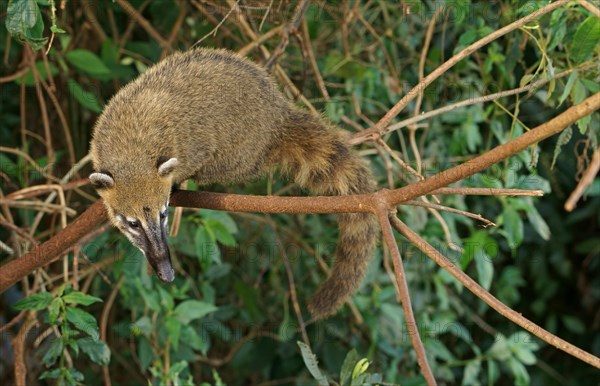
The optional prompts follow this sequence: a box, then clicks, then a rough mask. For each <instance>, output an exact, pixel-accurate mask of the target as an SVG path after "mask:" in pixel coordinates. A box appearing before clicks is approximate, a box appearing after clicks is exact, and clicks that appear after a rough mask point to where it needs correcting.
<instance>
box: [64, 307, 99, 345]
mask: <svg viewBox="0 0 600 386" xmlns="http://www.w3.org/2000/svg"><path fill="white" fill-rule="evenodd" d="M67 320H68V321H69V322H71V323H72V324H73V326H74V327H75V328H77V329H78V330H80V331H83V332H85V333H86V334H88V335H89V336H91V337H92V338H93V339H94V340H98V338H100V334H99V332H98V322H96V318H94V316H93V315H92V314H90V313H88V312H86V311H84V310H81V309H79V308H75V307H67Z"/></svg>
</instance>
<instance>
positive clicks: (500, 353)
mask: <svg viewBox="0 0 600 386" xmlns="http://www.w3.org/2000/svg"><path fill="white" fill-rule="evenodd" d="M487 354H488V355H489V356H490V357H492V358H495V359H497V360H499V361H505V360H507V359H508V358H510V357H511V352H510V348H509V347H508V344H507V342H506V337H505V336H504V335H501V334H498V335H497V336H496V341H495V342H494V344H493V345H492V347H490V348H489V350H488V351H487Z"/></svg>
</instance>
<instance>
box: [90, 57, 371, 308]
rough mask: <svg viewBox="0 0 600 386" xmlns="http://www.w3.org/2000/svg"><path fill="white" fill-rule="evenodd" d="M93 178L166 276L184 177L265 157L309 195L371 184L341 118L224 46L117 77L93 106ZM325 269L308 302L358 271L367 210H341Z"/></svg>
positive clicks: (340, 299) (240, 171) (220, 178)
mask: <svg viewBox="0 0 600 386" xmlns="http://www.w3.org/2000/svg"><path fill="white" fill-rule="evenodd" d="M91 154H92V158H93V164H94V169H95V170H96V172H95V173H92V174H91V175H90V181H91V182H92V184H93V185H94V186H95V187H96V189H97V190H98V192H99V194H100V196H101V197H102V198H103V199H104V202H105V204H106V207H107V210H108V214H109V218H110V219H111V221H112V222H113V224H114V225H116V226H117V227H118V228H119V229H120V230H121V231H122V232H123V233H124V234H125V235H126V236H127V237H128V238H129V239H130V240H131V241H132V242H133V243H134V244H135V245H136V246H138V247H139V248H140V249H141V250H142V252H144V254H145V255H146V257H147V259H148V261H149V262H150V264H151V265H152V267H153V268H154V270H155V271H156V273H157V275H158V277H159V278H160V279H161V280H163V281H172V280H173V278H174V271H173V268H172V266H171V261H170V255H169V250H168V246H167V236H166V234H167V233H166V228H167V211H166V208H167V205H168V200H169V195H170V192H171V186H172V185H173V184H175V183H179V182H181V181H183V180H186V179H193V180H195V181H196V182H197V183H199V184H202V185H206V184H212V183H221V184H231V183H235V182H241V181H247V180H250V179H254V178H256V177H258V176H261V175H263V174H264V172H266V171H267V170H268V169H269V167H270V166H273V165H277V166H279V167H280V169H281V170H282V172H283V173H284V174H285V175H287V176H289V177H290V178H291V179H293V180H294V181H295V182H296V183H297V184H299V185H300V186H301V187H303V188H306V189H308V190H309V191H311V192H312V193H314V194H317V195H347V194H359V193H368V192H372V191H373V190H374V188H375V184H374V181H373V178H372V176H371V173H370V171H369V169H368V168H367V167H366V166H365V164H364V163H363V161H362V160H361V159H360V158H359V157H358V156H357V155H356V154H355V153H354V152H353V151H351V150H350V149H349V148H348V146H347V145H346V144H345V142H344V140H343V135H342V134H341V133H340V131H339V130H338V129H336V128H335V127H333V126H331V125H329V124H328V123H326V122H325V121H324V120H323V119H322V118H321V117H318V116H315V115H313V114H311V113H309V112H307V111H304V110H302V109H300V108H298V107H296V106H294V105H293V104H292V103H291V102H289V101H288V100H287V99H286V98H285V97H284V96H283V94H282V93H281V92H279V90H278V89H277V86H276V85H275V83H274V82H273V80H272V79H271V77H270V76H269V74H268V73H267V72H266V71H265V70H264V69H263V68H262V67H260V66H258V65H256V64H254V63H252V62H250V61H248V60H246V59H244V58H241V57H238V56H236V55H235V54H233V53H230V52H228V51H224V50H211V49H196V50H191V51H188V52H185V53H177V54H174V55H172V56H170V57H167V58H166V59H165V60H163V61H161V62H159V63H158V64H156V65H154V66H153V67H151V68H149V69H148V70H147V71H146V72H145V73H144V74H142V75H141V76H140V77H138V78H137V79H136V80H134V81H133V82H131V83H129V84H128V85H126V86H125V87H123V88H122V89H121V90H120V91H119V92H118V93H117V94H116V95H115V96H114V97H113V98H112V99H111V101H110V102H109V103H108V105H107V106H106V108H105V109H104V111H103V113H102V115H101V116H100V117H99V119H98V121H97V123H96V126H95V129H94V134H93V139H92V142H91ZM338 223H339V227H340V237H339V241H338V246H337V251H336V258H335V262H334V265H333V270H332V272H331V276H330V277H329V278H328V279H327V281H326V282H325V283H324V284H323V285H322V287H321V288H320V289H319V291H318V292H317V294H316V295H315V296H314V298H313V299H312V300H311V302H310V304H309V310H310V311H311V313H312V314H313V316H314V317H316V318H321V317H325V316H329V315H331V314H333V313H334V312H335V311H336V310H337V309H338V308H339V307H340V306H341V305H342V304H343V303H344V302H345V301H346V300H348V298H349V297H350V296H351V295H352V293H353V292H354V290H355V289H356V288H357V287H358V286H359V284H360V283H361V281H362V279H363V277H364V274H365V272H366V268H367V264H368V262H369V260H370V258H371V256H372V254H373V251H374V248H375V242H376V238H377V222H376V220H375V218H374V216H372V215H370V214H364V213H363V214H341V215H338Z"/></svg>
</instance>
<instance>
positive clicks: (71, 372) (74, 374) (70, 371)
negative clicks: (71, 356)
mask: <svg viewBox="0 0 600 386" xmlns="http://www.w3.org/2000/svg"><path fill="white" fill-rule="evenodd" d="M67 371H68V373H67V374H68V375H70V376H71V378H72V379H73V380H74V381H77V382H81V381H83V380H84V379H85V377H84V376H83V374H82V373H81V372H80V371H79V370H77V369H74V368H72V367H71V368H69V369H68V370H67Z"/></svg>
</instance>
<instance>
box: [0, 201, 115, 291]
mask: <svg viewBox="0 0 600 386" xmlns="http://www.w3.org/2000/svg"><path fill="white" fill-rule="evenodd" d="M105 218H106V211H105V209H104V205H103V204H102V201H97V202H95V203H94V204H93V205H92V206H91V207H89V208H88V210H86V211H85V212H83V213H82V214H81V216H79V217H78V218H77V219H76V220H75V221H73V222H72V223H71V224H69V225H68V226H67V227H66V228H64V229H63V230H61V231H60V232H58V233H57V234H56V236H54V237H52V238H51V239H50V240H48V241H46V242H45V243H43V244H41V245H38V246H37V247H36V248H34V249H33V250H32V251H31V252H29V253H27V254H25V255H23V256H21V257H19V258H17V259H13V260H11V261H9V262H8V263H6V264H4V265H2V267H1V269H0V293H1V292H4V290H6V289H7V288H8V287H10V286H12V285H13V284H15V283H16V282H17V281H19V280H21V279H22V278H23V277H25V276H27V275H28V274H29V273H31V272H32V271H33V270H35V269H37V268H40V267H43V266H44V265H46V264H49V263H51V262H53V261H55V260H57V259H58V257H60V255H61V254H62V253H63V252H64V251H65V250H67V249H68V248H69V247H71V246H72V245H73V244H75V243H76V242H77V241H78V240H79V239H81V238H82V237H83V236H85V235H86V234H88V233H89V232H91V231H92V230H93V229H94V227H96V226H97V225H98V224H99V223H100V222H102V221H104V219H105Z"/></svg>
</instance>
